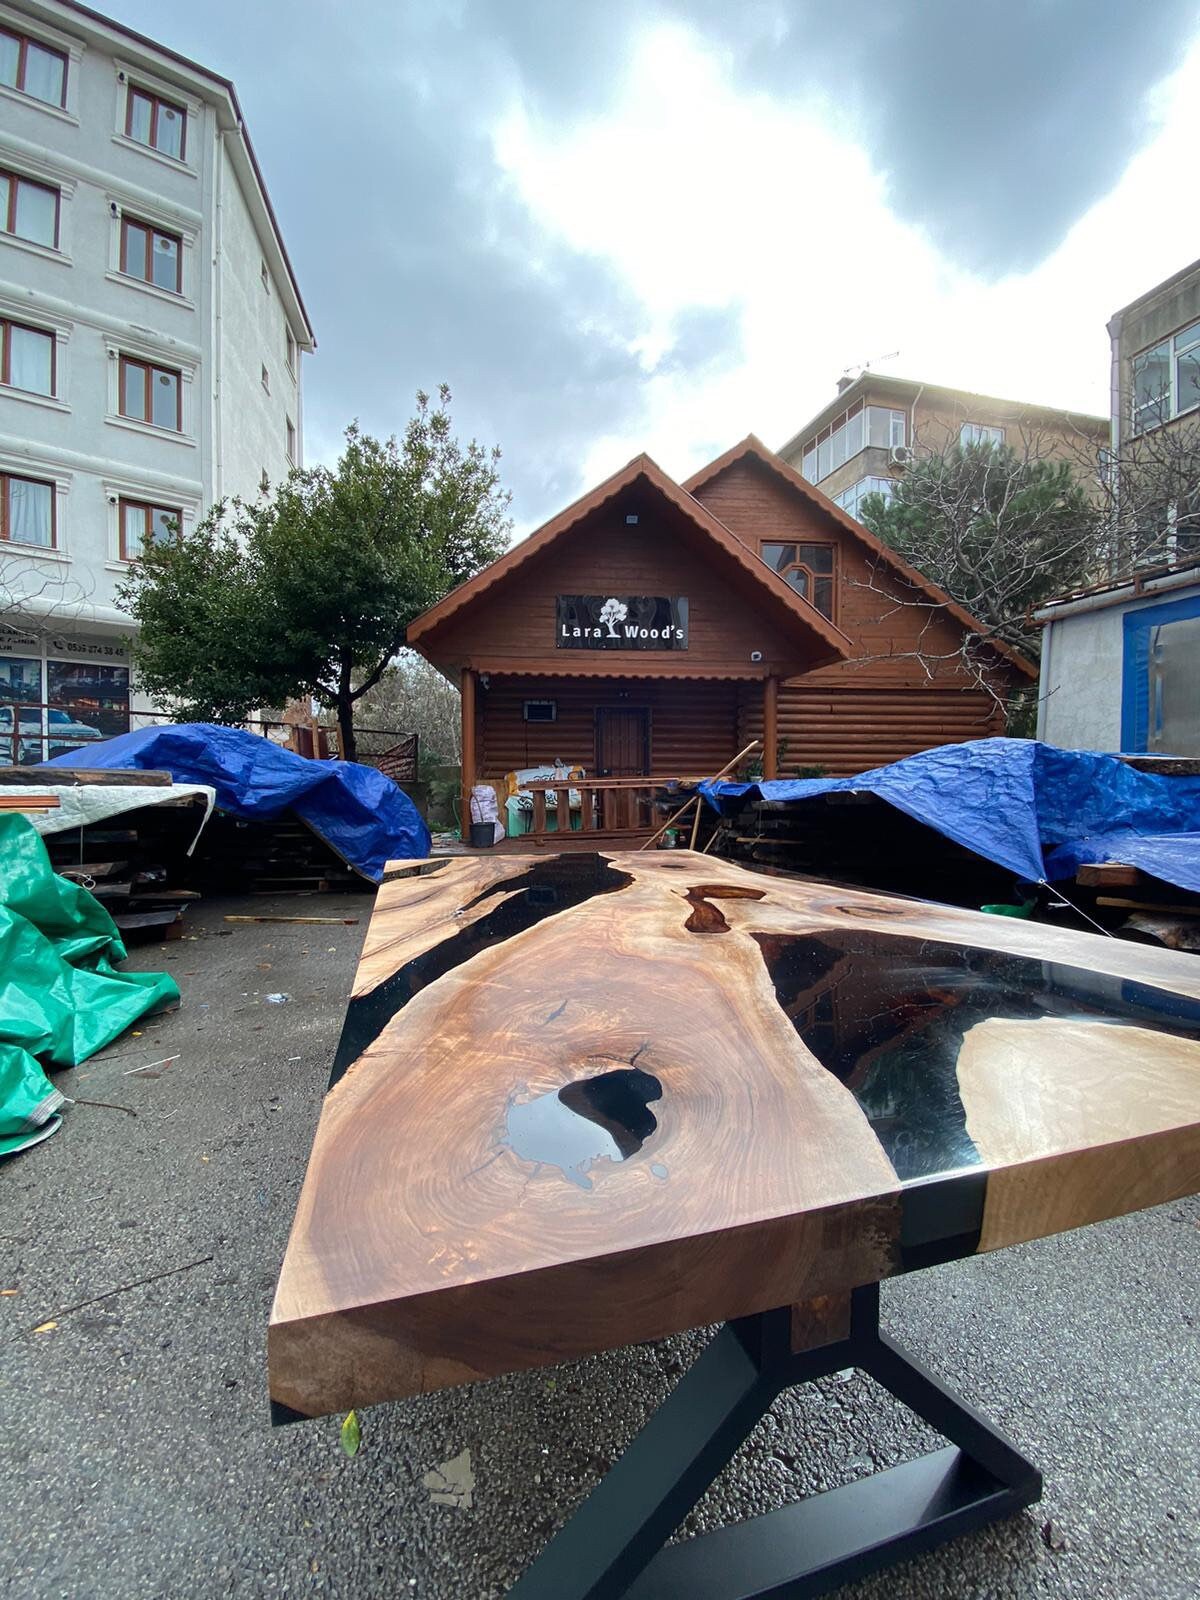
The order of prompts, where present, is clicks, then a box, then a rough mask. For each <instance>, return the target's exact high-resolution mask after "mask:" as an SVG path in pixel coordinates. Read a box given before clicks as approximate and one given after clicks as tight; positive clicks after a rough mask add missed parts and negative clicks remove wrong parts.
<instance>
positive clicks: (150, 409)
mask: <svg viewBox="0 0 1200 1600" xmlns="http://www.w3.org/2000/svg"><path fill="white" fill-rule="evenodd" d="M181 395H182V384H181V381H180V375H179V373H178V372H176V371H175V370H174V369H173V368H172V367H158V366H155V365H154V364H153V363H152V362H148V361H135V360H134V359H133V358H132V357H131V356H122V357H121V373H120V395H119V410H120V414H121V415H122V416H123V417H130V418H132V419H133V421H135V422H148V423H150V424H151V426H152V427H155V428H169V429H170V430H171V431H172V432H174V433H178V432H180V431H181V430H182V428H183V415H182V410H181V405H182V398H181Z"/></svg>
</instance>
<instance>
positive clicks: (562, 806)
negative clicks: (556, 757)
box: [523, 777, 701, 839]
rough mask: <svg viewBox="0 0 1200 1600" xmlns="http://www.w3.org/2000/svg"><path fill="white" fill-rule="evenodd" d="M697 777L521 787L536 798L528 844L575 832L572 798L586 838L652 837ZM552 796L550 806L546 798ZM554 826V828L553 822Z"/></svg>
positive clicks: (557, 781)
mask: <svg viewBox="0 0 1200 1600" xmlns="http://www.w3.org/2000/svg"><path fill="white" fill-rule="evenodd" d="M700 781H701V780H700V779H699V778H674V777H670V778H666V777H664V778H656V777H649V778H571V779H566V778H539V779H537V780H536V781H535V782H532V783H526V784H524V785H523V787H524V788H525V789H527V790H528V791H529V793H530V794H531V795H532V796H533V823H532V826H531V827H530V829H529V833H528V835H527V837H528V838H530V839H538V838H543V839H544V838H546V837H547V836H550V837H553V835H554V834H555V833H560V834H565V833H568V832H570V831H571V830H572V823H571V806H570V794H571V793H572V792H574V793H575V794H577V795H578V796H579V799H580V804H579V807H578V808H577V809H578V811H579V818H580V822H579V829H577V830H575V831H577V832H583V833H606V834H608V833H623V834H637V833H653V831H654V830H655V828H657V827H658V826H659V824H660V823H661V822H662V821H663V819H664V817H665V816H666V815H667V812H666V811H665V810H664V809H662V803H663V802H665V803H666V804H667V805H670V804H671V803H672V802H677V801H678V800H679V799H680V797H681V791H682V790H685V789H687V788H688V787H689V786H690V785H692V784H696V783H699V782H700ZM548 794H553V795H554V803H553V805H552V806H549V807H548V806H547V800H546V796H547V795H548ZM551 816H553V817H554V823H555V826H554V828H553V829H551V828H550V825H549V819H550V817H551Z"/></svg>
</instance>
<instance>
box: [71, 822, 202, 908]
mask: <svg viewBox="0 0 1200 1600" xmlns="http://www.w3.org/2000/svg"><path fill="white" fill-rule="evenodd" d="M195 831H196V812H195V810H194V809H193V808H192V807H191V806H181V807H178V808H177V807H175V806H146V807H142V808H141V809H139V810H137V811H129V812H126V813H125V814H124V815H122V816H120V817H115V818H112V819H110V820H108V821H106V822H99V823H92V824H89V825H88V826H87V827H84V828H71V829H69V830H68V831H66V832H64V833H52V834H49V835H48V836H47V837H46V841H45V843H46V848H47V849H48V851H49V853H50V861H51V863H52V865H53V867H54V870H55V871H56V872H57V873H58V874H59V875H60V877H64V878H69V879H70V880H71V881H72V882H73V883H78V884H81V885H82V886H83V887H84V888H85V889H87V890H88V891H89V893H91V894H94V895H95V896H96V898H97V900H99V901H100V902H101V904H102V905H103V906H104V908H105V909H106V910H107V912H108V913H109V915H110V916H111V917H112V919H113V921H114V922H115V923H116V925H117V927H118V928H119V929H120V931H121V933H122V935H125V936H126V937H128V938H132V939H180V938H182V937H183V914H184V911H185V910H186V909H187V907H188V905H189V904H190V903H191V902H192V901H193V900H198V899H199V898H200V895H199V893H198V891H197V890H196V889H194V888H191V887H189V886H188V884H187V882H186V878H187V873H188V861H187V847H188V845H189V844H190V843H191V840H192V837H193V835H194V834H195Z"/></svg>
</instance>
